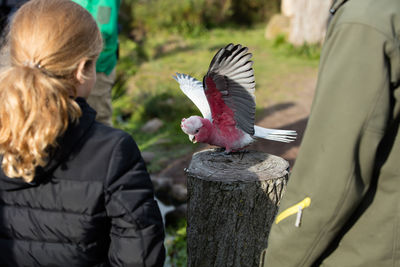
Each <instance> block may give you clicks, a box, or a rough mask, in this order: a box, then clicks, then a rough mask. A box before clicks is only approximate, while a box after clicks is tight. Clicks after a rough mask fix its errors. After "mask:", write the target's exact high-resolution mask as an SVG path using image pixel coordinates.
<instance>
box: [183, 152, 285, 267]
mask: <svg viewBox="0 0 400 267" xmlns="http://www.w3.org/2000/svg"><path fill="white" fill-rule="evenodd" d="M288 168H289V163H288V162H287V161H286V160H284V159H282V158H280V157H277V156H273V155H270V154H267V153H261V152H255V151H251V152H248V153H245V154H231V155H225V154H223V153H222V152H218V151H217V150H214V149H209V150H204V151H201V152H198V153H195V154H194V155H193V157H192V161H191V163H190V165H189V168H188V169H187V170H186V175H187V177H188V181H187V183H188V212H187V213H188V214H187V218H188V227H187V252H188V266H189V267H212V266H215V267H223V266H229V267H232V266H237V267H246V266H259V259H260V254H261V251H262V250H263V249H265V248H266V247H267V238H268V234H269V230H270V227H271V225H272V223H273V221H274V218H275V215H276V213H277V211H278V206H279V203H280V199H281V197H282V194H283V192H284V190H285V188H286V183H287V179H288Z"/></svg>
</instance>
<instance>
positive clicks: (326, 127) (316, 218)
mask: <svg viewBox="0 0 400 267" xmlns="http://www.w3.org/2000/svg"><path fill="white" fill-rule="evenodd" d="M328 34H329V35H328V38H327V40H326V42H325V45H324V49H323V52H322V55H321V64H320V74H319V78H318V85H317V91H316V95H315V98H314V103H313V107H312V111H311V115H310V118H309V122H308V125H307V129H306V132H305V136H304V139H303V142H302V145H301V148H300V152H299V156H298V158H297V160H296V164H295V166H294V169H293V173H292V175H291V177H290V179H289V183H288V188H287V192H286V194H285V195H284V197H283V201H282V203H281V206H280V210H279V213H278V216H277V220H276V222H275V223H274V225H273V226H272V229H271V233H270V236H269V241H268V242H269V244H268V248H267V249H266V254H265V256H262V264H261V265H262V266H268V267H269V266H285V267H290V266H293V267H300V266H312V264H313V263H315V261H316V260H317V259H318V258H319V257H320V256H321V254H322V253H323V252H324V251H325V250H326V249H327V248H328V247H329V245H330V243H331V242H332V241H333V240H334V238H335V237H336V235H337V234H338V233H339V231H341V229H342V228H343V227H344V225H345V224H346V222H348V221H349V219H350V216H351V215H352V214H353V212H354V211H355V210H356V208H357V207H358V205H359V204H360V202H361V201H362V200H363V198H364V197H365V195H366V192H367V191H368V190H369V188H370V186H371V183H372V180H373V168H374V164H375V159H376V157H377V155H378V154H377V153H378V146H379V143H380V142H381V140H382V138H383V136H384V133H385V129H386V128H387V123H388V121H389V120H390V113H391V103H390V101H391V100H390V99H391V97H390V70H391V67H390V54H391V50H392V49H394V48H395V46H394V45H393V43H392V42H391V40H390V37H388V36H386V35H385V34H383V33H382V32H380V31H379V30H377V29H374V28H373V27H370V26H368V25H365V24H362V23H342V24H341V25H336V27H334V29H333V30H332V31H331V32H328ZM297 218H298V219H301V221H299V220H296V219H297ZM296 221H297V227H296ZM264 253H265V252H264Z"/></svg>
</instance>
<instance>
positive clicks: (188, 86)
mask: <svg viewBox="0 0 400 267" xmlns="http://www.w3.org/2000/svg"><path fill="white" fill-rule="evenodd" d="M172 77H173V78H174V79H175V80H176V81H177V82H178V83H179V87H180V88H181V90H182V92H183V93H184V94H185V95H186V96H187V97H189V99H190V100H192V102H193V103H194V104H195V105H196V107H197V108H198V109H199V110H200V112H201V114H202V115H203V117H204V118H206V119H209V120H210V121H212V117H211V109H210V105H209V104H208V101H207V97H206V94H205V93H204V88H203V84H202V83H201V82H200V81H199V80H196V79H195V78H193V77H191V76H189V75H186V74H181V73H176V76H172Z"/></svg>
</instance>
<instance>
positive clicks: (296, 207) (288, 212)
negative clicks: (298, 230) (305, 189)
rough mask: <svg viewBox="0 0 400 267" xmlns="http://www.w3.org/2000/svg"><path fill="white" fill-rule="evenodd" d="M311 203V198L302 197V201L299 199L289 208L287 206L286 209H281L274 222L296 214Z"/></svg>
mask: <svg viewBox="0 0 400 267" xmlns="http://www.w3.org/2000/svg"><path fill="white" fill-rule="evenodd" d="M310 204H311V198H309V197H306V198H305V199H303V200H302V201H300V202H299V203H297V204H295V205H293V206H291V207H290V208H287V209H286V210H284V211H282V212H281V213H280V214H279V215H278V217H276V221H275V223H276V224H278V223H279V222H280V221H282V220H283V219H286V218H287V217H289V216H291V215H293V214H296V213H298V212H299V210H300V211H302V210H303V209H305V208H307V207H308V206H310Z"/></svg>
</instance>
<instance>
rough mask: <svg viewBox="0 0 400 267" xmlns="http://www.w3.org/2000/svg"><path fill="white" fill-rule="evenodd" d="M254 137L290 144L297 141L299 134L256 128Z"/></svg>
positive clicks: (289, 131) (291, 131)
mask: <svg viewBox="0 0 400 267" xmlns="http://www.w3.org/2000/svg"><path fill="white" fill-rule="evenodd" d="M254 136H255V137H258V138H263V139H268V140H272V141H278V142H284V143H290V142H293V141H294V140H296V137H297V133H296V131H293V130H276V129H268V128H263V127H260V126H254Z"/></svg>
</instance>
